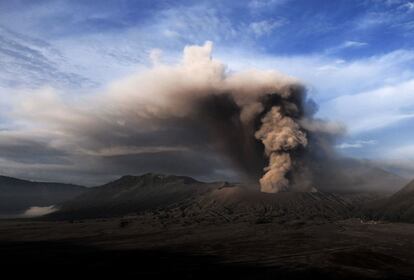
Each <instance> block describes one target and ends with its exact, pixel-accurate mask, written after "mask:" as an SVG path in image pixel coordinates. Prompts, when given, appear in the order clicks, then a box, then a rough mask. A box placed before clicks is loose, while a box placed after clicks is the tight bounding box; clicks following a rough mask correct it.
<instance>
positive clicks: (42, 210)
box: [22, 205, 58, 218]
mask: <svg viewBox="0 0 414 280" xmlns="http://www.w3.org/2000/svg"><path fill="white" fill-rule="evenodd" d="M57 210H58V209H57V208H56V207H55V206H54V205H51V206H45V207H39V206H32V207H30V208H29V209H27V210H26V211H25V212H24V213H23V215H22V216H23V217H24V218H33V217H39V216H44V215H47V214H50V213H53V212H55V211H57Z"/></svg>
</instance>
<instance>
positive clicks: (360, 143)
mask: <svg viewBox="0 0 414 280" xmlns="http://www.w3.org/2000/svg"><path fill="white" fill-rule="evenodd" d="M376 144H378V141H376V140H357V141H353V142H344V143H341V144H339V145H337V146H336V148H338V149H361V148H364V147H365V146H368V145H376Z"/></svg>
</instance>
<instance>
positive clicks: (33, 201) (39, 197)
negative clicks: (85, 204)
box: [0, 176, 87, 215]
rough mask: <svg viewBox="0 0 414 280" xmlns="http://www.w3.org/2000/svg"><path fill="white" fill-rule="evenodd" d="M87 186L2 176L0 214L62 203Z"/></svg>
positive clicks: (0, 177) (81, 191)
mask: <svg viewBox="0 0 414 280" xmlns="http://www.w3.org/2000/svg"><path fill="white" fill-rule="evenodd" d="M86 190H87V188H86V187H82V186H78V185H72V184H62V183H47V182H32V181H27V180H21V179H16V178H12V177H7V176H0V215H16V214H20V213H22V212H23V211H25V210H27V209H28V208H29V207H32V206H49V205H53V204H59V203H62V202H63V201H65V200H69V199H72V198H74V197H75V196H78V195H80V194H81V193H83V192H84V191H86Z"/></svg>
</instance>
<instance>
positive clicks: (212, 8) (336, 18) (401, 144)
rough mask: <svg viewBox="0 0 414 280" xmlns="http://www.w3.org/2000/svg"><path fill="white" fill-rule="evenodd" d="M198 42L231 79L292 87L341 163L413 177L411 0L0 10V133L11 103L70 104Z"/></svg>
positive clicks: (3, 4) (79, 4)
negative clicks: (260, 73) (55, 95)
mask: <svg viewBox="0 0 414 280" xmlns="http://www.w3.org/2000/svg"><path fill="white" fill-rule="evenodd" d="M207 40H209V41H212V42H213V43H214V57H216V58H218V59H220V60H221V61H223V62H225V63H226V64H227V65H228V68H229V69H230V70H235V71H236V70H240V69H247V68H258V69H277V70H279V71H281V72H283V73H286V74H289V75H292V76H295V77H298V78H300V79H301V80H302V81H303V82H304V83H305V84H306V85H307V87H308V89H309V94H310V96H311V97H312V98H313V99H314V100H315V101H316V102H317V103H318V104H319V108H320V109H319V112H318V117H320V118H326V119H330V120H335V121H340V122H342V123H344V124H345V125H346V126H347V131H348V134H347V136H346V137H345V139H344V140H343V142H342V143H339V144H338V150H339V151H340V152H341V153H344V154H345V155H351V156H355V157H360V158H368V159H375V160H379V161H381V162H383V164H387V165H388V164H389V165H393V166H401V167H404V169H407V170H412V169H414V142H413V140H412V139H414V122H413V118H414V46H413V42H414V1H410V0H355V1H354V0H342V1H341V0H336V1H330V0H249V1H218V0H217V1H214V0H210V1H80V0H79V1H42V0H39V1H22V0H21V1H17V0H16V1H0V109H1V111H0V131H2V130H3V131H10V130H13V129H15V128H16V127H19V123H16V121H15V120H14V119H13V117H11V116H10V114H8V111H9V110H10V104H9V102H8V101H9V100H10V99H11V98H12V96H13V95H16V94H18V93H19V92H30V91H32V90H36V89H39V88H44V87H52V88H54V89H57V90H59V91H61V92H63V93H62V94H63V95H65V98H68V99H73V98H75V99H76V98H77V97H79V96H83V95H88V94H91V93H94V92H98V91H100V90H102V89H103V88H105V87H106V86H107V85H108V84H109V83H111V82H112V81H115V80H117V79H120V78H122V77H124V76H126V75H129V74H131V73H134V72H136V71H138V70H140V69H145V68H146V67H148V66H149V65H151V57H152V58H153V59H154V57H155V56H157V57H158V56H160V57H161V58H160V59H162V60H163V61H165V62H175V61H177V59H178V57H179V55H180V53H181V51H182V49H183V48H184V47H185V46H186V45H191V44H203V43H204V42H205V41H207ZM410 168H411V169H410ZM407 172H408V173H409V172H411V171H407Z"/></svg>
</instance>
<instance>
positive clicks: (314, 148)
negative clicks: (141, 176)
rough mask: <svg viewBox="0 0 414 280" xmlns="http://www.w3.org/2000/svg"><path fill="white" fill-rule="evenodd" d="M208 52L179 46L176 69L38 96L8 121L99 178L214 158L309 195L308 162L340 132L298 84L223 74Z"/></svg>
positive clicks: (254, 178)
mask: <svg viewBox="0 0 414 280" xmlns="http://www.w3.org/2000/svg"><path fill="white" fill-rule="evenodd" d="M211 52H212V43H210V42H207V43H206V44H205V45H204V46H189V47H186V48H185V49H184V55H183V59H182V61H181V63H179V64H178V65H173V66H170V65H163V64H157V65H155V66H154V67H152V68H151V69H149V70H146V71H143V72H140V73H137V74H135V75H132V76H130V77H128V78H126V79H124V80H121V81H118V82H116V83H113V84H112V85H111V86H110V87H109V88H108V90H107V91H106V92H105V93H103V94H97V95H94V96H91V97H87V98H84V99H83V100H80V101H72V102H68V101H64V100H63V99H62V98H60V97H59V95H58V94H57V93H56V92H55V91H54V90H52V89H47V90H43V91H40V92H38V93H37V94H34V95H31V96H25V98H24V99H21V100H20V101H21V102H18V103H16V105H15V112H14V114H15V115H16V116H18V117H19V118H20V119H21V120H22V121H23V122H26V123H28V124H29V125H28V127H29V128H26V132H27V131H28V130H31V132H32V133H31V135H33V131H35V132H36V133H38V134H39V133H40V134H42V137H43V138H45V137H47V139H48V141H47V146H48V148H50V147H52V148H53V150H54V151H60V152H61V153H62V157H63V158H65V160H67V161H69V162H71V161H72V162H75V161H77V162H81V161H83V162H86V161H87V162H89V163H90V165H89V166H90V168H92V169H93V168H95V169H99V168H101V171H102V172H104V171H105V170H108V169H111V168H112V169H115V170H118V172H125V168H124V169H122V168H118V169H117V167H119V166H124V167H125V166H127V169H126V170H127V171H126V172H131V171H130V170H132V172H134V171H133V168H137V170H135V172H142V171H147V170H139V164H142V165H141V167H145V164H146V165H147V166H148V168H151V166H154V167H156V168H157V167H162V168H161V169H159V170H160V171H163V172H171V173H174V172H177V171H176V170H180V169H177V168H178V167H179V166H180V165H181V166H184V167H183V169H182V170H183V171H180V173H186V172H185V170H188V171H189V172H190V171H191V170H193V171H194V172H196V173H197V172H199V173H200V174H201V173H202V172H203V170H215V171H214V172H216V171H217V170H216V169H215V168H216V167H215V165H218V162H219V161H220V160H218V159H217V157H214V156H212V155H218V156H219V158H223V157H224V158H227V159H229V160H230V162H231V165H232V166H231V168H232V169H235V170H238V172H239V173H240V174H242V175H243V176H244V177H245V179H246V180H247V181H250V182H260V186H261V190H262V191H264V192H278V191H286V190H295V189H298V190H301V191H310V190H313V189H314V187H315V186H313V185H312V180H311V176H310V174H311V172H310V171H309V168H308V163H309V162H310V161H311V160H312V158H313V157H314V156H317V155H318V154H327V153H329V152H330V149H331V143H330V140H329V139H330V138H331V137H332V136H333V135H336V134H337V133H338V131H341V128H338V127H335V126H333V125H331V124H326V123H324V122H321V121H318V120H314V119H312V115H313V114H314V112H315V106H314V103H312V102H311V101H309V100H307V97H306V92H305V88H304V86H303V85H301V83H300V82H299V81H298V80H296V79H294V78H292V77H288V76H286V75H283V74H281V73H279V72H276V71H259V70H251V71H246V72H240V73H231V72H229V71H227V69H226V67H225V65H224V64H222V63H221V62H219V61H217V60H214V59H212V58H211ZM44 108H48V110H44ZM27 135H28V134H25V133H22V132H20V134H19V137H23V138H24V137H25V136H27ZM132 158H137V159H140V162H139V163H137V162H134V161H133V159H132ZM102 164H106V166H102ZM134 164H135V166H134ZM206 173H208V172H206ZM188 175H191V174H188ZM305 182H306V183H305Z"/></svg>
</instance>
